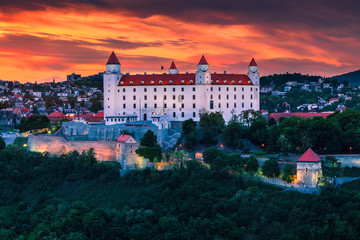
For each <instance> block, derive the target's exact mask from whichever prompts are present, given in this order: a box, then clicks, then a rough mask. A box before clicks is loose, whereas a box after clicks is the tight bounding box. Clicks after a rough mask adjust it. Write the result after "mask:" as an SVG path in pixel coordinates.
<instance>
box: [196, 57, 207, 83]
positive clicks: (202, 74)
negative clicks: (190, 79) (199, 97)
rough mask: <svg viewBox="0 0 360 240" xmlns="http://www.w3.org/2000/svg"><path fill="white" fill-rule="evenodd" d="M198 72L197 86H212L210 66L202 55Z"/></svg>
mask: <svg viewBox="0 0 360 240" xmlns="http://www.w3.org/2000/svg"><path fill="white" fill-rule="evenodd" d="M197 69H198V70H197V71H196V84H211V75H210V71H209V64H208V62H207V61H206V58H205V56H204V55H202V57H201V59H200V61H199V64H198V65H197Z"/></svg>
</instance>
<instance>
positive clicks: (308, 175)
mask: <svg viewBox="0 0 360 240" xmlns="http://www.w3.org/2000/svg"><path fill="white" fill-rule="evenodd" d="M321 174H322V169H321V158H320V157H319V156H318V155H317V154H316V153H314V151H313V150H311V149H310V148H309V149H308V150H307V151H306V152H305V153H304V154H303V155H302V156H301V157H300V158H299V159H298V160H297V162H296V178H297V184H299V185H302V186H307V187H316V186H317V184H318V183H319V181H320V177H321Z"/></svg>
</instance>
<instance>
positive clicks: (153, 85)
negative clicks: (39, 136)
mask: <svg viewBox="0 0 360 240" xmlns="http://www.w3.org/2000/svg"><path fill="white" fill-rule="evenodd" d="M248 69H249V71H248V73H247V74H226V72H224V73H221V74H219V73H211V72H210V70H209V64H208V62H207V60H206V59H205V56H204V55H203V56H202V57H201V59H200V61H199V63H198V65H197V71H196V72H195V73H184V74H181V73H179V70H178V69H177V67H176V65H175V63H174V61H173V62H172V63H171V66H170V68H169V73H168V74H166V73H164V74H146V73H145V74H144V75H129V74H122V73H121V64H120V62H119V60H118V58H117V57H116V55H115V53H114V52H112V53H111V55H110V58H109V60H108V61H107V63H106V73H105V74H104V120H105V124H106V125H116V124H121V123H125V122H134V121H141V120H145V121H151V122H152V123H154V124H155V125H157V126H158V127H159V128H160V129H164V128H168V127H170V123H171V122H174V121H184V120H186V119H189V118H192V119H194V120H195V121H199V120H200V117H199V113H200V112H201V111H208V112H216V111H219V112H222V114H223V117H224V119H225V121H226V122H228V121H229V120H230V119H231V117H232V115H233V114H239V113H241V112H242V111H244V110H248V109H254V110H259V107H260V97H259V91H260V78H259V75H260V74H259V72H258V66H257V64H256V62H255V60H254V59H252V60H251V62H250V64H249V67H248Z"/></svg>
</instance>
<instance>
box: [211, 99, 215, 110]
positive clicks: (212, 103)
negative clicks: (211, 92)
mask: <svg viewBox="0 0 360 240" xmlns="http://www.w3.org/2000/svg"><path fill="white" fill-rule="evenodd" d="M210 109H214V101H213V100H210Z"/></svg>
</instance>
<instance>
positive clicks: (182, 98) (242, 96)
mask: <svg viewBox="0 0 360 240" xmlns="http://www.w3.org/2000/svg"><path fill="white" fill-rule="evenodd" d="M184 98H185V97H184V95H181V100H184ZM218 98H219V100H220V99H221V95H218ZM229 98H230V97H229V95H226V99H227V100H229ZM172 99H173V100H176V96H175V95H173V96H172ZM192 99H193V100H195V99H196V95H192ZM210 99H213V95H210ZM241 99H245V95H241ZM250 99H253V95H252V94H251V95H250ZM108 100H110V98H108ZM123 100H124V101H125V100H126V96H123ZM133 100H136V95H134V96H133ZM144 100H147V95H144ZM154 100H157V95H154ZM164 100H167V96H166V95H164ZM234 100H236V94H235V95H234Z"/></svg>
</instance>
